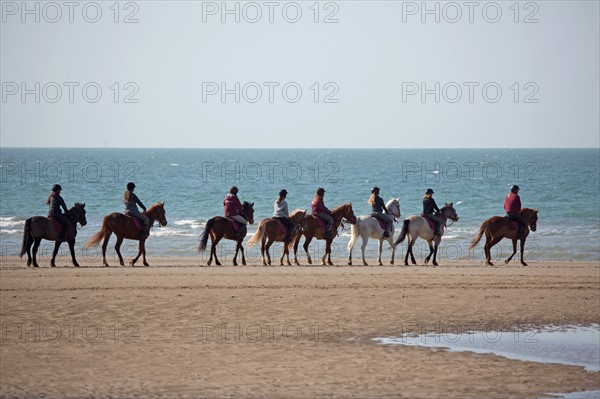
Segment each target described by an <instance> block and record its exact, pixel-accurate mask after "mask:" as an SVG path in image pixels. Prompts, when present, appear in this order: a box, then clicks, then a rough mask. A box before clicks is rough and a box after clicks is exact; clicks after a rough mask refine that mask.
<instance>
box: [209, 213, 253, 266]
mask: <svg viewBox="0 0 600 399" xmlns="http://www.w3.org/2000/svg"><path fill="white" fill-rule="evenodd" d="M242 207H243V208H244V211H243V212H242V214H241V216H242V217H243V218H244V219H246V220H247V221H248V223H250V224H253V223H254V202H253V203H249V202H247V201H244V203H243V204H242ZM239 228H240V229H244V231H243V232H242V233H240V235H239V237H238V236H237V232H236V231H234V230H233V227H232V226H231V222H230V221H229V219H227V218H224V217H222V216H215V217H214V218H211V219H208V220H207V221H206V227H205V228H204V232H202V235H201V236H200V245H199V246H198V251H199V252H204V251H206V243H207V242H208V236H209V235H210V240H211V242H212V244H211V246H210V257H209V259H208V262H207V265H208V266H210V264H211V263H212V259H213V256H214V258H215V264H216V265H217V266H221V262H219V259H218V258H217V251H216V248H217V244H218V243H219V241H221V240H222V239H223V238H225V239H226V240H233V241H235V242H236V246H235V255H234V256H233V265H234V266H237V265H238V264H237V255H238V252H239V251H242V265H245V264H246V257H245V256H244V247H243V246H242V241H244V237H246V233H247V232H248V230H247V229H246V226H240V227H239Z"/></svg>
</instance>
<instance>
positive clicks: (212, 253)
mask: <svg viewBox="0 0 600 399" xmlns="http://www.w3.org/2000/svg"><path fill="white" fill-rule="evenodd" d="M211 241H212V244H211V246H210V259H212V258H213V257H214V258H215V265H217V266H221V262H219V259H217V244H218V243H219V241H221V239H220V238H216V237H215V239H214V240H211ZM208 265H209V266H210V262H209V263H208Z"/></svg>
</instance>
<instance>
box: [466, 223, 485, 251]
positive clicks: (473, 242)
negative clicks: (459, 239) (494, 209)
mask: <svg viewBox="0 0 600 399" xmlns="http://www.w3.org/2000/svg"><path fill="white" fill-rule="evenodd" d="M489 224H490V221H489V220H486V221H485V222H483V223H481V227H480V228H479V231H478V232H477V235H476V236H475V238H473V241H471V244H470V245H469V249H473V248H474V247H475V245H477V244H479V241H481V237H483V233H484V232H485V229H486V227H487V226H488V225H489Z"/></svg>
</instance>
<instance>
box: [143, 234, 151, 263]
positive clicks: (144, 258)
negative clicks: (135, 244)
mask: <svg viewBox="0 0 600 399" xmlns="http://www.w3.org/2000/svg"><path fill="white" fill-rule="evenodd" d="M142 260H143V261H144V266H150V265H149V264H148V262H146V240H144V243H143V244H142Z"/></svg>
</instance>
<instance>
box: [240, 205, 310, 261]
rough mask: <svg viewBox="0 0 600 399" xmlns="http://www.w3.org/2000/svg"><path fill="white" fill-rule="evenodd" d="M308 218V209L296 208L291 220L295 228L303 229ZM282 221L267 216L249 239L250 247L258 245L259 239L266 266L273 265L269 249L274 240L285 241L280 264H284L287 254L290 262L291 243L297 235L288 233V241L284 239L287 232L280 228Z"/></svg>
mask: <svg viewBox="0 0 600 399" xmlns="http://www.w3.org/2000/svg"><path fill="white" fill-rule="evenodd" d="M305 219H306V210H304V211H303V210H301V209H296V210H295V211H293V212H292V213H291V214H290V222H292V224H293V227H290V228H294V229H301V228H302V227H303V226H304V223H305ZM280 224H281V223H280V222H279V221H277V220H276V219H272V218H265V219H263V220H261V221H260V223H259V224H258V227H257V228H256V233H254V235H253V236H252V238H250V241H248V247H252V246H254V245H256V244H257V243H258V242H259V241H260V243H261V245H260V252H261V254H262V264H263V266H266V265H267V264H269V265H271V256H270V255H269V249H270V248H271V245H272V244H273V242H274V241H277V242H283V253H282V254H281V259H279V264H280V265H281V266H283V258H284V257H286V256H287V264H288V266H290V265H291V263H290V249H289V246H290V243H292V242H293V240H292V238H293V237H294V236H295V234H294V235H291V234H288V236H289V237H290V238H289V239H288V240H287V241H284V240H285V238H286V233H285V232H284V231H283V230H282V229H281V228H280ZM265 252H266V253H267V262H265Z"/></svg>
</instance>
